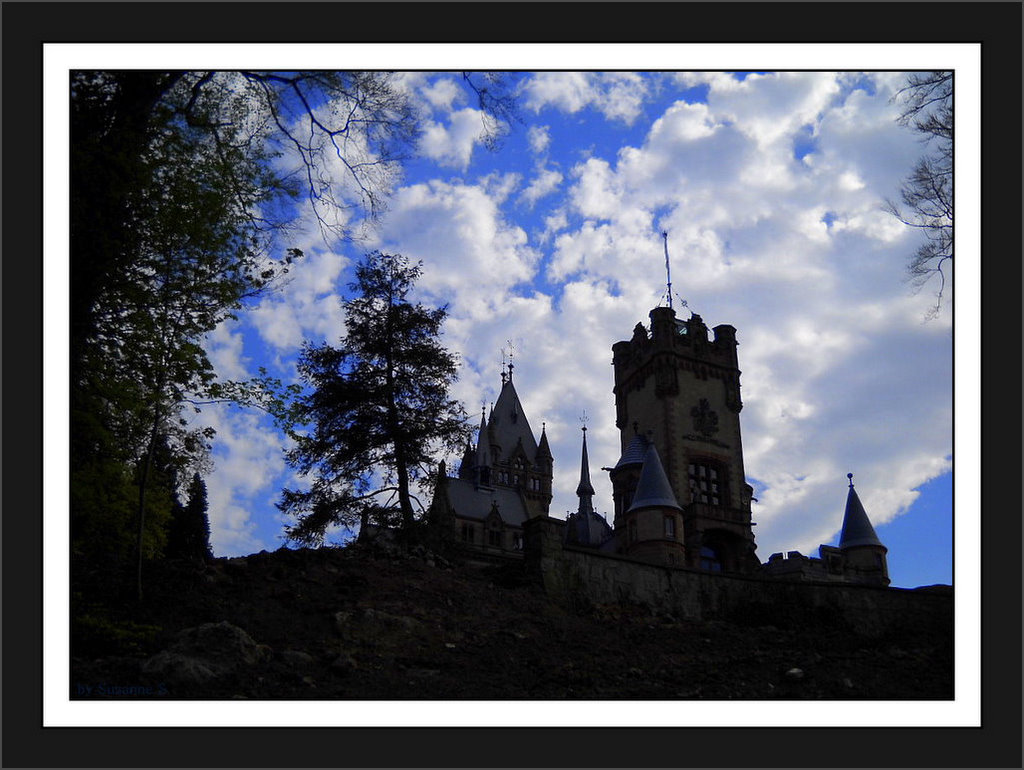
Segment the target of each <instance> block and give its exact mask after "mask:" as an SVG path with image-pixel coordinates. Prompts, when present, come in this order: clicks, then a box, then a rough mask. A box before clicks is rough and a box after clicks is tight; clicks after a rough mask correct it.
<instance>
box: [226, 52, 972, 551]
mask: <svg viewBox="0 0 1024 770" xmlns="http://www.w3.org/2000/svg"><path fill="white" fill-rule="evenodd" d="M648 82H649V81H648V80H646V79H642V78H639V77H638V76H635V75H631V74H620V73H614V74H612V75H602V74H600V73H539V74H536V75H532V76H529V77H528V78H527V79H526V82H525V84H524V88H523V92H522V93H523V103H524V106H525V107H527V108H528V109H531V110H534V111H536V112H537V113H538V115H539V116H540V118H541V120H542V121H543V123H544V126H545V128H544V129H543V130H542V129H540V128H535V129H532V130H531V131H530V132H529V133H528V135H527V136H526V137H525V147H526V149H528V150H529V152H530V153H531V154H532V155H533V156H537V159H540V160H542V161H543V163H544V165H543V166H537V167H535V175H534V176H533V177H532V178H529V179H528V181H527V184H526V187H525V188H523V190H522V192H521V193H520V194H519V195H516V194H515V193H514V191H515V190H517V189H518V186H517V185H518V184H519V178H518V177H516V176H515V173H518V171H517V172H513V171H511V170H510V167H509V165H508V163H507V161H508V160H509V159H508V158H507V157H503V156H502V154H501V153H498V154H497V155H494V156H488V157H487V159H486V163H484V161H483V160H482V159H481V158H479V157H477V155H474V154H473V152H472V149H473V143H474V142H475V139H474V136H473V135H474V134H478V132H479V123H478V120H479V119H478V116H475V115H474V114H473V111H471V110H462V111H460V112H457V113H455V114H454V116H453V119H452V122H451V124H449V125H447V126H442V125H441V124H440V123H437V124H430V125H428V128H429V130H428V132H427V134H428V137H429V138H428V140H427V142H426V144H425V145H424V149H425V151H426V152H427V154H428V156H429V157H430V158H432V159H433V160H435V162H436V163H437V164H438V169H437V171H436V173H435V174H433V175H427V176H424V177H422V178H421V179H418V180H410V181H409V183H408V184H406V185H405V186H404V187H401V188H400V189H398V190H397V191H396V194H395V196H394V197H393V199H392V201H391V206H390V211H389V212H388V214H387V217H386V218H385V220H384V221H383V222H382V226H381V228H380V230H379V231H378V232H377V234H376V235H375V236H374V237H373V238H372V239H371V241H370V242H369V243H368V245H370V246H377V247H380V248H382V249H384V250H394V251H398V252H401V253H403V254H405V255H406V256H408V257H410V258H412V259H422V260H423V261H424V263H425V272H424V275H423V279H422V281H421V286H420V289H421V292H422V296H423V297H424V298H426V299H427V300H429V301H436V302H437V303H447V304H448V306H449V312H450V316H449V319H448V322H447V324H446V327H445V335H444V339H443V341H444V343H445V344H446V345H448V346H450V347H452V348H453V349H454V350H456V351H457V352H458V353H459V354H460V355H461V356H462V359H463V362H464V365H463V368H462V374H461V379H460V382H459V383H458V385H457V386H456V395H457V396H458V397H460V398H462V399H463V400H464V401H465V403H466V405H467V408H468V409H469V411H470V412H475V411H476V410H477V409H478V408H479V406H480V403H481V402H484V403H486V402H488V401H489V400H493V399H494V398H495V397H496V395H497V389H498V387H499V386H500V380H499V379H498V372H499V370H500V366H501V349H502V348H503V347H507V345H508V342H509V341H510V340H511V341H512V343H513V345H514V346H515V349H516V369H515V381H516V383H517V388H518V390H519V394H520V397H521V398H522V399H523V402H524V406H525V408H526V410H527V416H528V417H529V419H530V421H531V425H532V426H533V427H534V430H535V432H536V433H538V434H539V433H540V429H541V423H542V422H543V423H546V425H547V435H548V438H549V441H550V443H551V445H552V450H553V453H554V456H555V485H556V494H555V500H554V501H553V503H552V512H553V513H554V514H556V515H561V514H563V512H564V511H566V510H570V509H574V508H575V505H576V498H575V495H574V489H575V481H574V480H578V476H577V474H578V463H579V447H580V431H579V428H580V423H579V418H580V416H581V415H582V413H583V412H584V411H585V412H586V413H587V415H588V418H589V422H588V428H589V431H588V444H589V446H590V457H591V463H592V469H591V470H592V472H593V474H592V475H593V477H594V484H595V487H596V488H597V497H596V498H595V503H596V505H597V506H598V508H599V509H600V510H607V509H608V508H609V507H610V505H611V489H610V485H609V484H608V481H607V475H606V474H602V473H599V472H598V471H597V470H596V469H597V468H600V467H601V466H611V465H614V463H615V462H616V461H617V459H618V453H619V451H620V445H619V435H618V431H617V430H616V429H615V427H614V401H613V397H612V395H611V387H612V371H611V367H610V365H609V363H610V357H611V353H610V350H611V345H612V344H613V343H614V342H615V341H617V340H620V339H628V338H629V336H630V334H631V332H632V329H633V326H634V325H635V324H636V323H637V322H646V320H647V313H648V311H649V310H650V309H651V308H652V307H654V306H655V305H657V304H659V302H662V301H663V300H664V295H665V291H666V278H667V276H666V275H665V272H664V247H665V244H664V242H663V240H662V237H661V233H662V231H667V232H668V234H669V237H668V249H669V252H670V259H671V269H672V279H673V289H674V291H675V294H676V296H675V303H676V307H677V309H679V310H678V312H680V313H681V314H683V315H685V314H686V313H687V312H689V310H692V311H695V312H698V313H700V314H701V315H702V316H703V317H704V320H705V321H706V322H707V323H708V324H709V325H710V326H714V325H716V324H719V323H729V324H732V325H733V326H735V327H736V328H737V337H738V340H739V342H740V348H739V357H740V367H741V369H742V371H743V377H742V384H743V400H744V404H745V406H744V409H743V412H742V415H741V421H742V429H743V436H744V448H745V464H746V473H747V476H748V479H749V480H750V482H751V483H752V484H754V486H755V487H756V492H755V496H756V497H757V498H758V501H759V502H758V503H756V504H755V508H754V515H755V520H756V521H758V527H757V529H756V533H757V537H758V553H759V555H760V556H761V558H762V559H767V557H768V555H769V554H770V553H771V552H773V551H779V550H791V549H799V550H803V551H804V552H805V553H807V552H813V551H814V549H816V547H817V545H818V544H819V543H828V542H834V537H835V535H836V532H837V530H838V528H839V526H840V524H841V519H842V510H843V505H844V502H845V495H846V473H847V472H853V473H854V474H855V481H856V483H857V489H858V493H859V494H860V496H861V499H862V501H863V502H864V504H865V507H866V509H867V511H868V513H869V515H870V516H871V518H872V521H873V522H874V523H875V524H876V526H878V525H880V524H882V523H884V522H886V521H889V520H891V519H892V518H894V517H895V516H898V515H899V514H900V513H901V512H902V511H904V510H906V508H907V506H909V505H910V504H912V502H913V500H914V498H915V495H916V493H915V492H914V490H915V489H916V488H917V487H919V486H920V485H921V484H923V483H924V482H926V481H928V480H929V479H931V478H933V477H935V476H937V475H939V474H941V473H943V472H945V471H946V470H948V468H949V464H950V460H949V458H950V455H951V452H952V441H951V413H950V411H951V407H950V404H951V395H950V394H951V372H952V363H951V352H952V351H951V338H950V327H949V323H948V320H946V319H942V318H940V319H938V320H937V321H935V322H932V323H929V324H922V323H921V320H922V317H923V315H924V313H925V312H926V310H927V306H928V305H929V302H930V298H929V297H927V296H920V295H913V294H911V293H909V292H908V290H907V288H906V285H905V283H904V281H903V271H904V265H905V260H906V255H907V254H909V253H912V252H913V250H914V246H915V244H914V237H915V236H914V234H912V233H909V232H908V231H907V229H906V228H903V227H902V226H901V225H899V224H898V223H896V222H895V221H894V220H893V219H892V218H891V217H888V216H887V215H885V214H884V213H883V212H882V210H881V205H882V203H883V201H884V199H885V198H886V197H890V196H892V195H894V194H895V192H896V190H898V186H899V181H900V178H901V177H902V176H903V175H904V174H905V173H906V170H907V169H908V168H909V167H910V166H911V165H912V163H913V160H914V159H915V158H916V156H917V154H918V150H919V147H918V145H917V144H916V141H915V139H914V137H913V135H912V133H911V132H908V131H905V130H904V129H902V128H900V127H899V126H898V125H897V124H896V122H895V120H894V118H895V114H894V107H893V105H892V104H890V103H889V96H890V95H891V93H892V91H893V88H895V87H898V82H899V79H898V78H894V77H892V76H891V75H889V74H886V73H869V74H867V75H858V76H856V77H855V76H852V75H847V74H840V75H835V74H829V73H818V72H814V73H782V74H777V75H763V76H759V75H750V76H747V77H746V78H745V79H742V80H741V79H739V78H737V77H735V76H733V75H730V74H728V73H696V74H689V75H686V76H685V77H684V78H682V79H681V82H680V84H679V85H678V88H679V89H680V90H683V89H685V88H689V87H692V86H694V85H703V86H706V93H707V99H706V102H704V101H701V102H700V103H694V102H693V101H692V100H693V98H694V97H693V96H692V94H690V95H689V96H688V97H687V98H683V97H682V96H680V97H679V98H671V94H669V97H670V98H668V99H667V100H664V101H663V102H661V105H662V106H661V108H660V110H659V113H658V114H656V115H652V116H651V119H650V123H649V125H647V126H646V127H645V128H644V130H643V131H642V132H637V131H636V130H634V131H633V132H632V133H630V134H629V136H630V139H629V141H626V140H625V139H623V140H622V141H621V142H620V143H619V144H618V145H617V149H616V150H615V151H612V152H608V151H604V150H601V149H595V151H594V152H593V153H592V155H591V156H590V157H589V158H588V159H586V160H585V161H582V162H576V163H575V165H573V164H572V160H573V159H572V157H571V156H570V155H568V154H567V153H563V154H562V155H561V156H552V153H553V148H554V147H556V146H559V145H560V143H561V144H571V143H568V142H566V141H565V135H564V132H567V131H571V130H572V128H571V126H568V127H567V125H566V124H565V123H563V122H561V121H562V118H563V117H564V115H565V114H568V115H575V114H577V113H579V112H580V111H581V110H584V109H592V110H595V111H597V112H598V113H600V114H602V115H604V116H605V117H606V119H607V120H608V121H609V123H608V126H609V128H608V130H609V131H615V130H622V129H623V127H624V126H625V125H626V124H628V123H629V121H631V120H632V121H634V122H636V121H638V120H639V118H640V116H641V114H642V109H644V108H648V109H649V108H650V104H651V103H652V102H650V101H649V99H650V97H651V96H652V89H650V88H648V87H647V83H648ZM432 98H433V99H434V101H435V102H436V104H437V105H439V106H446V105H448V104H449V101H448V100H447V95H446V92H445V91H444V89H443V87H438V88H437V89H436V91H435V92H433V97H432ZM687 99H690V101H688V100H687ZM645 100H646V101H645ZM556 117H557V118H559V119H558V120H556V119H555V118H556ZM549 118H550V120H549ZM463 120H464V121H465V122H464V123H462V122H460V121H463ZM474 121H476V124H475V125H474V126H473V128H472V130H471V129H470V123H471V122H474ZM639 125H643V124H639ZM558 132H562V133H558ZM556 139H557V140H559V141H556ZM799 147H803V148H804V149H803V150H800V151H798V148H799ZM576 157H578V156H576ZM556 163H562V164H564V165H561V166H559V165H556ZM450 168H455V169H458V170H459V172H460V173H462V174H463V175H464V176H466V177H469V176H472V179H468V178H467V179H451V178H448V177H447V176H446V175H445V171H444V169H450ZM557 168H564V169H565V172H564V174H562V173H561V172H559V171H556V170H555V169H557ZM519 171H521V167H519ZM466 172H469V173H466ZM519 202H522V203H526V204H529V205H528V206H519V207H516V206H515V205H514V204H516V203H519ZM527 222H529V223H530V224H529V225H527V224H526V223H527ZM531 233H535V234H536V235H531ZM319 259H322V260H323V261H316V262H311V264H315V266H316V269H315V271H314V272H315V273H316V274H317V276H318V278H321V279H322V280H323V282H324V283H323V284H317V283H316V282H315V281H314V278H313V275H312V274H311V275H309V276H303V277H301V278H299V277H297V278H296V283H297V285H296V286H294V288H293V289H291V290H292V291H294V292H295V294H294V296H291V295H290V297H289V302H288V303H287V304H285V303H283V302H280V303H275V302H269V303H265V307H264V306H261V309H259V310H258V311H257V313H256V314H255V315H254V317H253V319H252V323H253V325H254V326H255V328H257V329H258V330H259V334H260V335H261V337H262V339H264V340H265V341H266V342H267V343H268V344H270V345H271V346H272V347H273V348H274V349H279V350H281V351H284V350H285V349H287V347H288V346H290V345H294V344H295V341H296V340H297V339H298V338H299V337H301V336H303V335H307V334H309V333H311V332H313V331H314V330H323V329H327V328H331V327H332V326H334V325H336V324H337V323H338V319H337V317H336V316H335V315H331V313H330V312H328V311H327V308H326V306H323V305H321V304H319V303H321V302H322V301H326V299H327V298H328V297H330V296H331V293H330V289H329V288H328V284H329V283H331V282H334V283H337V281H339V280H342V278H343V275H344V272H343V267H344V265H342V264H340V263H339V262H336V261H335V262H332V261H331V260H328V259H326V257H322V258H319ZM321 272H322V274H321ZM684 299H685V300H686V302H687V303H688V307H687V309H681V308H682V306H681V305H680V304H679V303H680V301H681V300H684ZM332 312H336V311H332ZM237 333H238V332H237V331H236V330H231V329H226V330H224V331H223V332H221V334H220V335H219V336H218V337H216V338H215V339H213V340H212V341H211V345H212V349H213V350H215V351H217V355H218V356H219V357H220V359H219V360H221V359H222V360H223V361H224V362H225V364H224V365H225V367H226V368H227V367H230V366H231V362H232V361H242V359H241V357H240V356H241V350H240V349H239V348H238V347H237V340H236V338H235V336H234V335H236V334H237ZM242 428H244V426H242ZM242 428H239V429H240V430H241V429H242ZM245 435H249V434H245ZM254 440H256V441H257V445H258V446H259V439H258V438H255V439H254ZM240 451H241V448H240ZM261 456H262V455H261ZM229 463H230V461H229ZM234 467H235V466H234V465H233V464H229V465H228V466H227V468H228V469H231V468H234ZM225 472H227V471H225ZM224 484H225V485H231V484H233V485H234V486H233V487H232V488H234V489H237V490H239V492H238V494H239V495H240V494H241V490H242V489H243V487H242V482H241V481H240V480H237V479H234V478H233V477H230V478H229V477H225V481H224ZM264 493H265V491H264V492H258V493H257V494H264ZM231 499H232V500H235V501H236V502H237V500H238V499H240V498H239V497H237V496H235V497H232V498H231ZM229 504H233V503H230V501H229ZM228 510H229V511H230V510H234V509H231V508H228ZM233 515H234V516H235V518H232V515H227V514H225V521H226V522H227V523H225V524H224V525H223V527H222V530H223V532H224V534H222V535H221V537H222V538H223V540H224V542H227V540H228V539H229V538H230V537H237V538H242V537H243V535H241V534H239V535H234V534H229V533H244V532H246V531H248V530H246V526H245V523H246V521H247V520H246V519H244V517H241V516H240V514H237V513H236V514H233ZM236 519H237V521H236ZM232 522H234V523H232Z"/></svg>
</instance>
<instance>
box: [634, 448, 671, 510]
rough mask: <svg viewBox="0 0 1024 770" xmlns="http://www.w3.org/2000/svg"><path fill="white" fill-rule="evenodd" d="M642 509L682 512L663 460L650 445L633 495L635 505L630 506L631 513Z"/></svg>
mask: <svg viewBox="0 0 1024 770" xmlns="http://www.w3.org/2000/svg"><path fill="white" fill-rule="evenodd" d="M640 508H675V509H676V510H682V508H681V507H680V505H679V503H678V502H676V496H675V494H674V493H673V492H672V486H671V485H670V484H669V483H668V476H666V475H665V469H664V467H662V465H661V458H660V457H659V456H658V450H657V449H655V448H654V444H653V443H652V444H650V445H649V446H648V448H647V453H646V454H645V455H644V467H643V469H642V470H641V471H640V480H639V481H638V482H637V485H636V493H635V494H634V495H633V504H632V505H630V506H629V510H630V511H635V510H639V509H640Z"/></svg>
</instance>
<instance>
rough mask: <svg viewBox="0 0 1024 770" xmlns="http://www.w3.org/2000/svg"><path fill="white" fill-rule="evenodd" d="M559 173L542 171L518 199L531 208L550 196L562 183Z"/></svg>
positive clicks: (552, 170) (551, 170)
mask: <svg viewBox="0 0 1024 770" xmlns="http://www.w3.org/2000/svg"><path fill="white" fill-rule="evenodd" d="M562 179H563V177H562V174H561V172H558V171H555V170H554V169H542V170H541V171H540V172H539V173H538V174H537V176H536V177H535V178H534V180H533V181H532V182H530V184H529V185H528V186H527V187H526V189H525V190H523V192H522V193H520V195H519V199H520V200H521V201H523V202H524V203H526V204H527V205H528V206H533V205H534V204H535V203H537V201H539V200H540V199H541V198H543V197H545V196H547V195H551V194H552V193H553V192H555V191H556V190H557V189H558V186H559V185H560V184H561V183H562Z"/></svg>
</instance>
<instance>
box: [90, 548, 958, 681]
mask: <svg viewBox="0 0 1024 770" xmlns="http://www.w3.org/2000/svg"><path fill="white" fill-rule="evenodd" d="M414 553H416V554H417V555H415V556H406V555H402V554H399V553H397V552H395V551H385V550H380V549H377V550H371V549H366V548H358V549H357V548H348V549H322V550H309V549H306V550H297V551H290V550H284V549H282V550H279V551H276V552H274V553H267V552H262V553H260V554H255V555H252V556H249V557H247V558H238V559H217V560H214V561H213V562H212V563H211V564H210V565H209V566H207V567H206V568H205V569H204V570H203V571H202V572H196V571H195V570H194V569H189V568H187V567H185V566H184V565H178V564H173V563H167V564H163V565H154V566H153V567H152V569H151V571H150V573H149V577H148V585H149V586H150V589H149V593H148V596H147V601H146V603H145V605H144V606H142V607H138V608H136V609H135V610H133V611H132V612H131V613H130V614H116V613H113V612H111V611H110V610H103V609H99V608H97V609H95V610H93V611H91V612H90V613H87V615H86V617H84V618H80V619H79V620H78V621H76V622H75V623H74V624H73V648H72V649H73V654H74V658H73V661H72V672H71V673H72V675H71V683H72V697H89V698H96V697H126V696H127V697H155V698H182V699H222V698H238V697H244V698H253V699H310V698H313V699H316V698H323V699H355V700H366V699H400V700H408V699H421V698H422V699H618V698H628V699H645V700H646V699H651V700H660V699H701V698H703V699H715V700H718V699H753V700H763V699H841V700H849V699H940V698H951V697H952V694H953V693H952V668H953V667H952V642H951V635H949V636H945V637H944V638H938V637H936V636H935V635H927V634H924V633H920V634H914V633H907V634H903V635H901V636H899V637H888V638H875V639H869V638H864V637H860V636H858V635H857V634H856V633H854V632H852V631H851V630H849V629H846V628H842V627H837V626H827V625H825V626H822V625H820V624H819V625H817V626H816V627H814V628H812V629H807V628H786V627H776V626H764V625H756V624H755V622H754V621H751V622H749V623H742V622H740V623H723V622H703V623H694V622H687V621H683V620H679V619H677V618H673V617H670V616H664V615H653V614H652V613H651V612H650V611H648V610H646V609H645V608H643V607H638V606H602V607H583V608H577V609H566V608H562V607H559V606H555V605H553V604H551V603H550V602H548V601H547V600H546V599H545V597H544V596H543V595H542V594H541V593H540V591H539V589H537V588H536V587H533V586H530V585H525V584H524V583H523V581H522V579H521V578H520V576H519V573H518V571H517V570H516V569H515V568H481V567H469V566H458V565H451V564H449V563H448V562H447V561H445V560H443V559H440V558H439V557H436V556H434V555H432V554H430V553H428V552H426V551H423V550H414Z"/></svg>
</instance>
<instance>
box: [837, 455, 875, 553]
mask: <svg viewBox="0 0 1024 770" xmlns="http://www.w3.org/2000/svg"><path fill="white" fill-rule="evenodd" d="M846 475H847V478H848V479H850V491H849V492H848V493H847V495H846V513H845V514H843V531H842V534H840V535H839V547H840V548H841V549H842V548H853V547H855V546H858V545H875V546H881V547H882V548H884V547H885V546H884V545H882V541H881V540H879V539H878V535H876V534H875V528H874V527H872V526H871V520H870V519H868V515H867V513H865V511H864V506H863V505H861V502H860V498H859V497H857V490H855V489H854V488H853V474H852V473H848V474H846Z"/></svg>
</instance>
